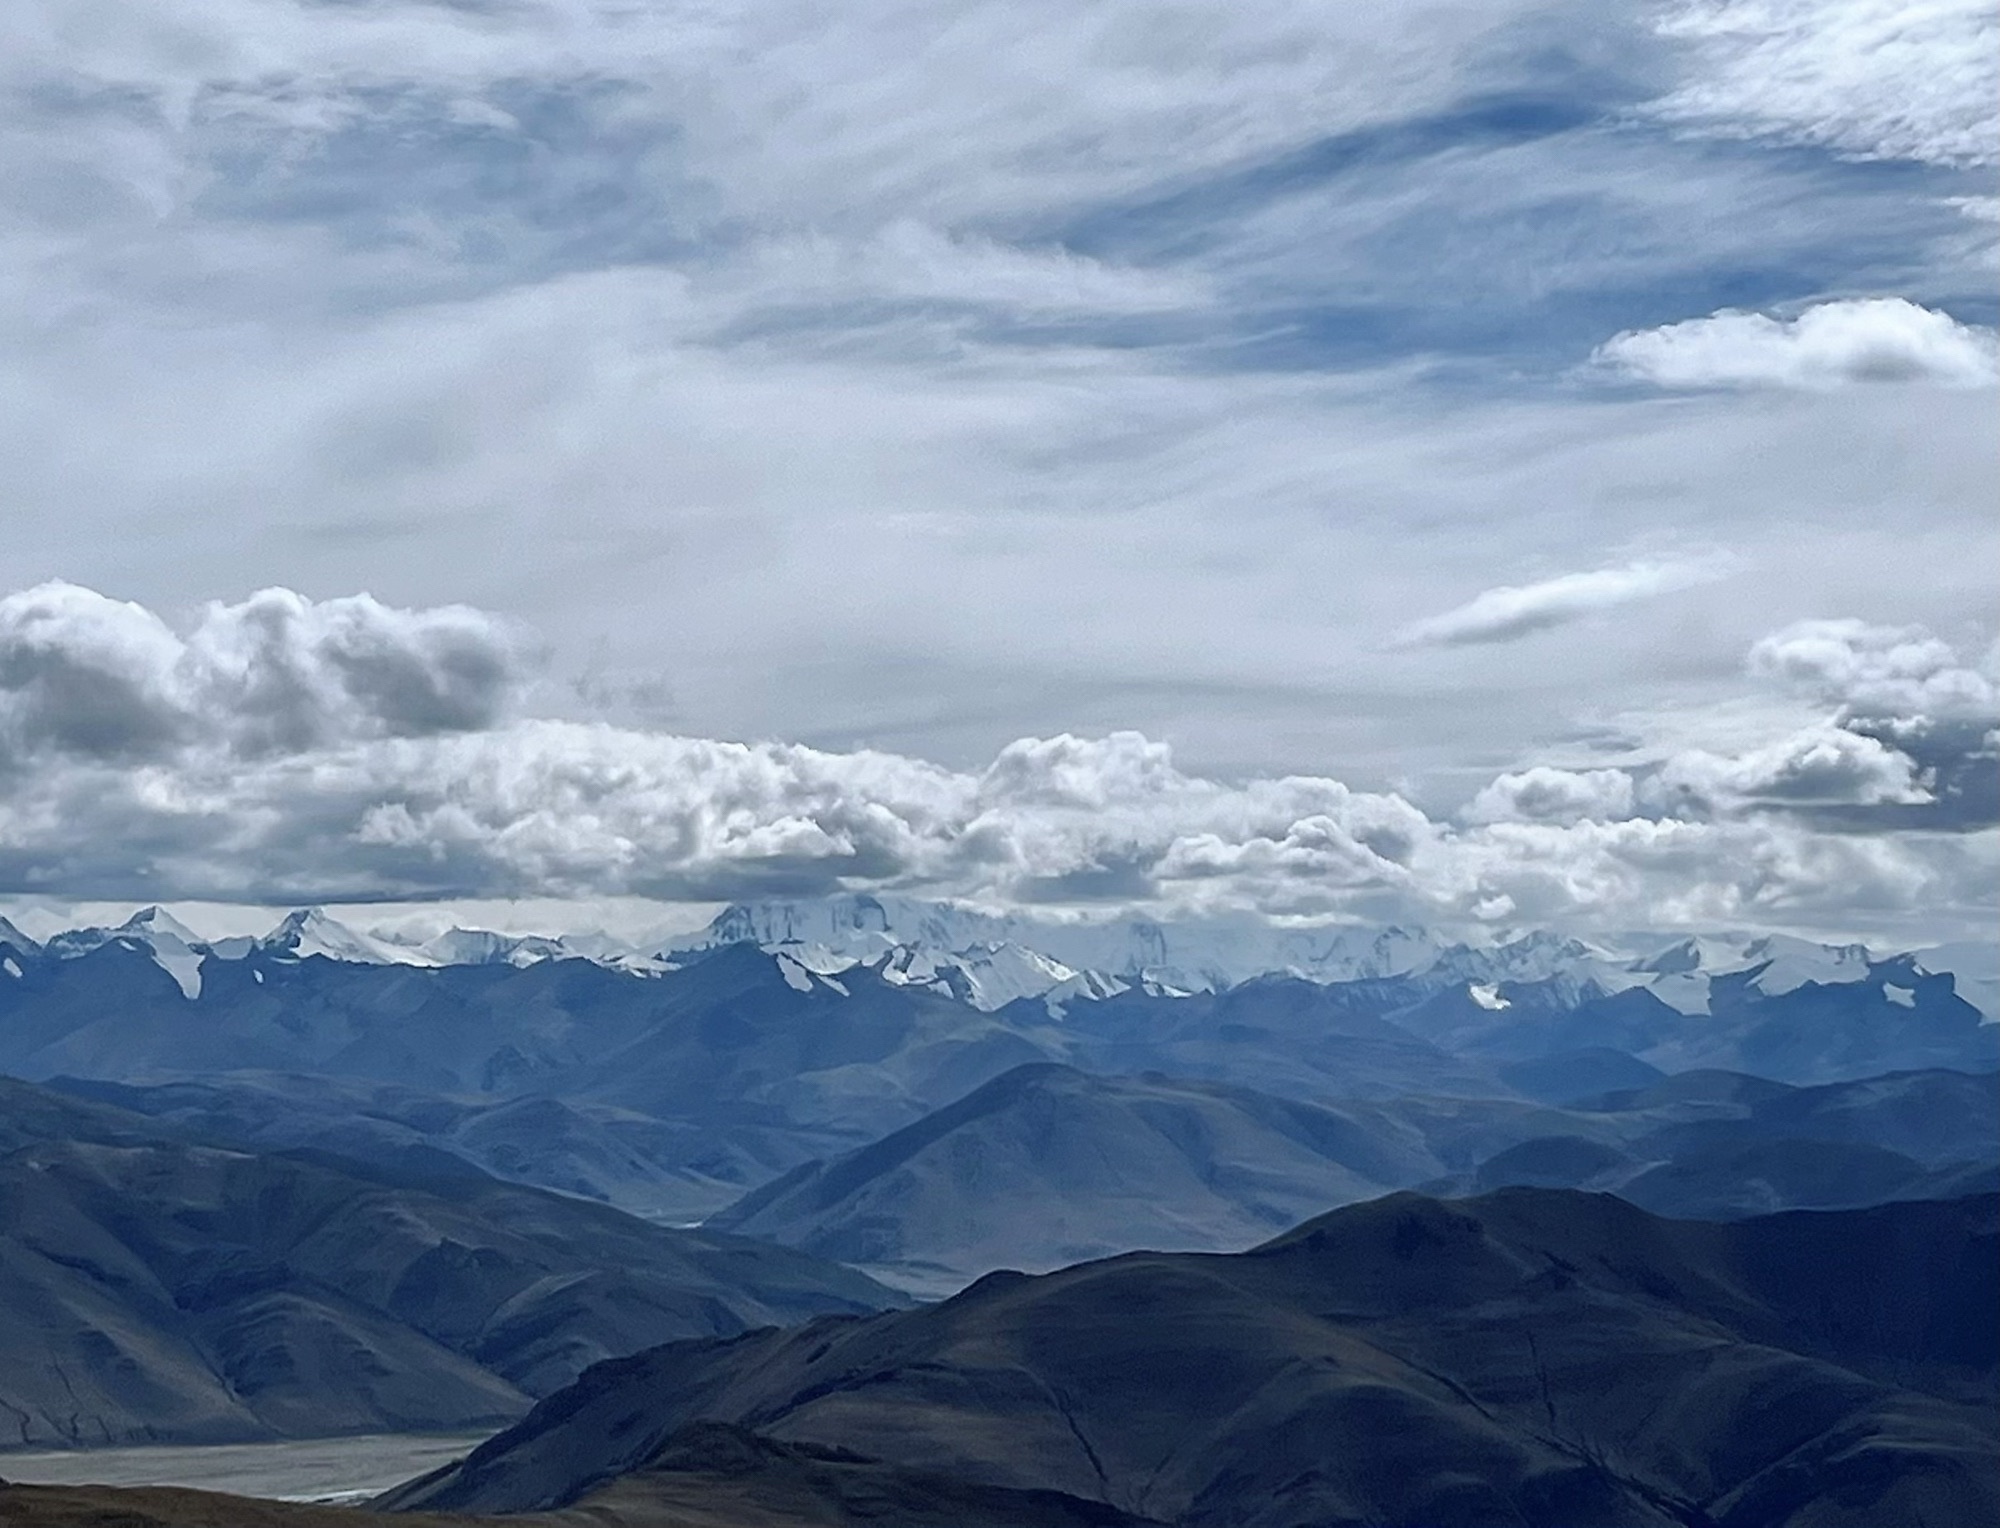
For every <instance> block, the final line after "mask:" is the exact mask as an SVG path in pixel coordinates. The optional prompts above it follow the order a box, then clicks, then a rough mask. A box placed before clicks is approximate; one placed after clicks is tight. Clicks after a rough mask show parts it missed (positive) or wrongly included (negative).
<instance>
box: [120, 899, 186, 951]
mask: <svg viewBox="0 0 2000 1528" xmlns="http://www.w3.org/2000/svg"><path fill="white" fill-rule="evenodd" d="M112 932H113V933H114V934H124V935H130V936H132V937H134V938H144V939H172V940H176V941H178V942H179V943H180V944H182V945H184V946H186V947H187V948H188V949H194V948H195V947H196V946H198V945H205V944H206V941H205V940H203V938H202V937H201V935H199V934H197V933H196V932H195V931H194V930H193V929H191V928H189V927H188V926H187V925H186V924H185V923H183V922H181V920H180V919H178V918H176V917H175V916H174V915H173V914H172V913H170V912H168V911H167V910H166V909H165V908H164V907H157V906H155V907H142V908H140V909H139V910H138V911H137V912H136V913H134V914H132V916H131V917H129V918H127V919H126V920H125V921H124V922H123V923H121V924H119V925H118V927H117V928H115V929H113V930H112Z"/></svg>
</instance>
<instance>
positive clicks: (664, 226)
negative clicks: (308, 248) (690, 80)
mask: <svg viewBox="0 0 2000 1528" xmlns="http://www.w3.org/2000/svg"><path fill="white" fill-rule="evenodd" d="M635 89H636V87H633V86H631V85H629V84H624V83H620V82H616V81H601V80H600V81H569V82H564V83H562V84H560V85H554V84H534V85H530V84H527V83H518V84H514V85H501V86H497V87H495V88H493V89H492V90H490V91H488V92H487V93H486V94H485V95H484V96H483V97H482V98H481V100H480V102H479V108H480V109H478V110H476V111H468V110H466V109H465V108H464V107H463V106H462V105H455V104H454V103H453V102H452V101H451V100H449V99H448V98H446V97H445V96H443V95H441V94H436V93H433V92H430V91H425V90H419V89H414V88H407V87H405V88H395V89H391V88H387V87H380V88H373V89H365V90H357V91H355V92H353V93H352V94H351V95H350V97H349V98H348V99H347V100H345V101H344V102H342V103H341V106H342V109H343V110H344V112H345V119H344V120H342V121H341V122H340V123H339V124H338V125H337V126H335V127H334V128H333V129H332V130H330V131H318V132H314V133H312V134H310V135H297V136H295V135H291V134H287V133H284V132H279V131H273V130H272V129H271V126H270V124H269V123H268V122H266V121H263V120H260V119H254V118H253V119H251V120H250V121H248V122H235V121H232V119H231V118H230V116H229V115H227V114H226V113H224V114H218V115H217V116H216V117H214V118H213V119H211V120H210V121H208V122H206V123H204V124H203V127H202V131H203V133H204V136H205V137H207V139H208V148H209V153H208V165H209V168H210V169H211V171H212V178H211V179H210V180H209V181H208V183H207V184H206V185H205V186H204V188H203V189H202V191H201V194H200V195H199V197H197V198H196V199H195V201H194V203H193V205H192V211H193V212H194V213H195V215H197V216H199V217H202V218H206V219H211V220H217V221H227V222H235V223H238V224H245V225H256V224H277V225H285V224H294V225H296V224H309V225H316V226H319V227H323V228H325V229H327V230H329V231H330V232H332V233H333V234H334V235H335V236H336V237H337V238H338V239H339V240H340V241H341V242H342V243H343V244H344V245H346V246H348V247H350V248H356V249H364V250H365V249H373V248H384V247H416V248H420V249H425V250H429V251H431V252H433V253H434V254H435V255H436V257H437V261H438V263H439V264H440V265H448V266H449V267H451V268H452V270H453V272H454V273H455V277H456V279H457V280H458V281H460V282H462V283H464V284H466V285H467V286H470V287H472V288H475V289H477V288H484V287H489V286H493V285H508V284H518V283H521V282H528V281H537V280H542V279H546V278H548V277H551V276H555V275H560V274H563V273H565V272H570V271H576V270H588V269H602V268H606V267H611V266H620V265H635V264H673V263H678V262H681V261H686V260H689V259H693V258H696V257H698V256H699V255H700V254H701V252H702V251H703V249H704V248H706V247H707V241H708V240H709V239H710V238H711V237H712V234H713V227H714V225H715V224H716V223H717V221H718V220H720V219H721V217H722V215H723V213H722V206H721V202H720V199H719V197H718V196H717V195H716V193H715V192H714V191H713V190H712V189H711V188H709V187H707V186H706V185H704V184H703V183H702V182H701V181H700V180H699V179H698V178H696V177H693V176H690V175H687V174H685V173H683V172H682V170H681V169H680V165H681V156H680V154H679V152H678V148H677V139H678V136H679V130H678V128H677V126H676V124H674V123H673V122H672V121H671V120H669V119H666V118H663V117H661V116H659V115H658V114H655V113H651V112H647V111H640V110H629V109H627V107H628V106H629V105H630V102H631V98H632V96H633V94H634V93H635ZM383 295H384V296H385V297H388V296H390V295H391V294H390V293H387V292H385V293H384V294H383Z"/></svg>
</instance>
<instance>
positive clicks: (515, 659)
mask: <svg viewBox="0 0 2000 1528" xmlns="http://www.w3.org/2000/svg"><path fill="white" fill-rule="evenodd" d="M521 657H522V655H521V652H520V651H519V649H518V646H517V644H516V643H515V641H514V639H513V637H512V636H511V634H510V633H509V632H508V630H507V628H506V627H505V625H504V623H502V622H499V621H497V620H495V619H494V618H492V617H491V616H488V615H485V614H483V613H481V612H479V611H475V610H471V609H467V608H465V607H463V606H451V607H444V608H440V609H434V610H421V611H410V610H397V609H392V608H390V607H389V606H386V605H383V604H381V603H380V602H379V601H377V600H375V599H372V598H371V597H369V596H368V595H365V594H362V595H355V596H352V597H349V598H345V599H335V600H325V601H321V602H319V603H317V604H316V603H314V602H313V601H311V600H309V599H306V598H304V597H303V596H301V595H298V594H294V593H293V592H292V591H290V590H288V589H266V590H263V591H261V592H259V593H257V594H253V595H252V596H251V597H250V598H249V599H247V600H245V601H243V602H242V603H241V604H236V605H224V604H211V605H210V606H209V607H208V608H207V609H206V611H204V612H203V614H202V616H201V619H200V620H199V621H198V622H196V623H195V625H194V627H193V629H192V630H191V631H190V632H189V633H188V635H187V636H186V637H185V638H183V637H180V636H178V635H176V634H175V633H174V631H173V630H172V628H170V627H169V626H168V625H167V623H166V622H165V621H163V620H161V619H160V618H159V617H158V616H157V615H155V614H153V613H152V612H151V611H148V610H145V609H143V608H142V607H140V606H138V605H135V604H131V603H128V602H124V601H119V600H112V599H107V598H105V597H104V596H103V595H101V594H98V593H96V592H95V591H93V590H89V589H84V588H80V587H78V586H77V585H74V584H66V583H49V584H43V585H40V586H38V587H36V588H33V589H28V590H25V591H23V592H21V593H18V594H12V595H8V596H6V597H5V598H4V599H0V762H4V761H5V759H6V758H7V757H8V756H9V755H12V756H15V757H23V756H27V755H31V754H35V753H39V752H56V753H62V754H69V755H74V756H78V757H81V758H86V759H94V760H102V761H133V762H137V761H145V760H158V759H165V758H169V757H172V756H174V755H175V754H177V753H179V752H181V751H183V750H185V749H196V750H200V749H202V748H210V749H220V750H223V751H226V752H228V753H230V754H233V755H237V756H256V755H260V754H270V753H298V752H302V751H305V750H308V749H313V748H322V747H327V746H330V745H336V744H340V743H347V742H354V741H359V740H364V739H369V738H377V737H420V736H425V735H428V734H434V733H444V732H463V731H469V730H472V729H476V728H482V727H487V726H490V725H492V724H493V723H494V722H495V721H497V720H498V719H499V718H500V716H501V715H502V714H503V713H504V712H505V710H506V709H507V708H508V707H509V706H510V705H511V703H512V701H513V699H514V697H515V695H516V693H517V692H518V690H519V688H520V685H521V683H522V679H523V674H522V665H521Z"/></svg>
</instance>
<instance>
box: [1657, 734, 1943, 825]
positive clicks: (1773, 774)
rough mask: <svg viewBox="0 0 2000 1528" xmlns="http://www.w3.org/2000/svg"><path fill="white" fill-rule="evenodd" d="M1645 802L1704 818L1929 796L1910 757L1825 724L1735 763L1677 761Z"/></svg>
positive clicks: (1710, 757) (1912, 801) (1692, 755)
mask: <svg viewBox="0 0 2000 1528" xmlns="http://www.w3.org/2000/svg"><path fill="white" fill-rule="evenodd" d="M1645 795H1646V799H1647V800H1648V801H1649V802H1652V803H1655V804H1657V805H1661V806H1665V807H1667V808H1668V809H1672V810H1680V811H1686V810H1690V809H1692V810H1694V811H1697V812H1699V813H1701V814H1702V815H1709V814H1716V813H1722V812H1727V811H1730V810H1734V809H1740V808H1742V807H1744V806H1750V805H1772V806H1783V807H1813V806H1881V805H1902V806H1916V805H1925V804H1928V803H1929V802H1930V801H1931V800H1932V797H1931V794H1930V792H1929V791H1928V790H1927V789H1926V788H1925V787H1924V784H1923V782H1922V778H1921V771H1920V770H1919V767H1918V765H1917V763H1916V761H1915V760H1914V759H1912V758H1910V757H1909V755H1907V754H1905V753H1902V752H1900V751H1898V750H1897V749H1895V748H1892V747H1889V746H1887V745H1885V744H1884V743H1883V742H1882V741H1881V740H1880V739H1878V738H1873V737H1867V736H1864V735H1862V734H1860V733H1856V732H1851V731H1849V730H1848V729H1846V728H1845V727H1841V726H1837V725H1835V724H1833V723H1826V724H1823V725H1820V726H1817V727H1813V728H1810V729H1808V730H1806V731H1804V732H1800V733H1798V734H1795V735H1794V736H1791V737H1788V738H1782V739H1780V740H1778V741H1777V742H1775V743H1771V744H1768V745H1766V746H1764V747H1762V748H1756V749H1752V750H1750V751H1749V752H1747V753H1743V754H1738V755H1735V756H1733V757H1729V756H1723V755H1718V754H1713V753H1706V752H1701V751H1689V752H1686V753H1681V754H1676V755H1675V756H1674V757H1673V758H1671V759H1669V760H1668V761H1667V762H1666V764H1665V765H1664V766H1663V767H1662V768H1661V769H1660V771H1659V772H1658V774H1656V775H1655V776H1653V777H1652V778H1651V779H1649V780H1648V781H1647V782H1646V790H1645Z"/></svg>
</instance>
